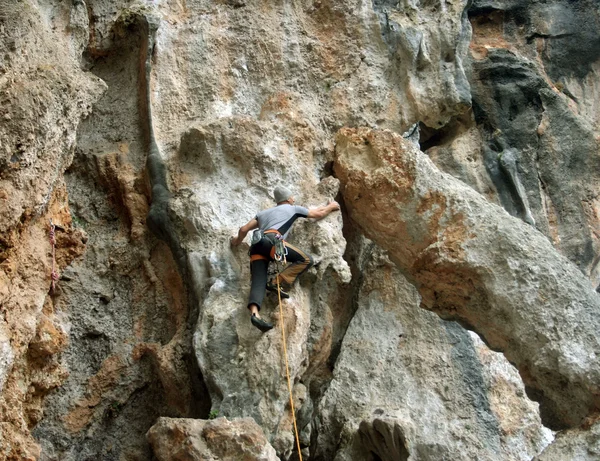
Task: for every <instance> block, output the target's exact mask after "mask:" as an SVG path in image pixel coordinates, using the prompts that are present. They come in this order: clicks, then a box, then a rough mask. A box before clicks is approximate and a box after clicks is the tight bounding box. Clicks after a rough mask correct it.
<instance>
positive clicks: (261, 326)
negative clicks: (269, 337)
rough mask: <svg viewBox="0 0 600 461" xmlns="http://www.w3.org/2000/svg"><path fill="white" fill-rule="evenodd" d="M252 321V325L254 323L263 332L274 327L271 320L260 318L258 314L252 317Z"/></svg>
mask: <svg viewBox="0 0 600 461" xmlns="http://www.w3.org/2000/svg"><path fill="white" fill-rule="evenodd" d="M250 321H251V322H252V325H254V326H255V327H256V328H258V329H259V330H260V331H262V332H263V333H264V332H265V331H269V330H270V329H271V328H273V325H271V324H270V323H269V322H265V321H264V320H263V319H260V318H258V317H257V316H256V315H253V316H252V317H250Z"/></svg>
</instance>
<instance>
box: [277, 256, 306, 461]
mask: <svg viewBox="0 0 600 461" xmlns="http://www.w3.org/2000/svg"><path fill="white" fill-rule="evenodd" d="M283 260H284V264H285V260H286V258H285V255H284V257H283ZM278 272H279V273H281V271H278ZM279 273H278V274H277V277H275V278H276V279H277V298H278V299H279V318H280V319H281V338H282V340H283V356H284V358H285V375H286V377H287V385H288V390H289V392H290V407H291V408H292V420H293V421H294V433H295V434H296V444H297V446H298V456H299V458H300V461H302V451H301V450H300V437H298V426H297V425H296V410H294V397H293V394H292V382H291V380H290V365H289V362H288V356H287V345H286V342H285V325H284V324H285V322H284V321H283V307H282V305H281V288H280V287H279Z"/></svg>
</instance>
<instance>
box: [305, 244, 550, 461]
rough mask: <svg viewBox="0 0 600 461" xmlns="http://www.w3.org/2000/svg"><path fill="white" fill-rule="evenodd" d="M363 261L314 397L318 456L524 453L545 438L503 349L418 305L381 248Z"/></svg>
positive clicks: (517, 456)
mask: <svg viewBox="0 0 600 461" xmlns="http://www.w3.org/2000/svg"><path fill="white" fill-rule="evenodd" d="M361 269H362V271H363V272H364V273H365V278H364V279H363V282H362V284H361V286H360V287H359V292H358V310H357V311H356V314H355V315H354V317H353V319H352V321H351V323H350V326H349V328H348V330H347V331H346V334H345V336H344V341H343V343H342V349H341V353H340V355H339V357H338V360H337V362H336V364H335V369H334V372H333V375H334V377H333V381H332V382H331V384H330V386H329V388H328V389H327V391H326V392H325V395H324V397H323V399H322V400H321V401H320V403H319V408H318V414H319V417H318V418H317V419H316V424H315V426H316V427H315V432H316V434H318V437H317V439H316V443H315V445H316V449H315V453H314V455H315V459H319V460H327V459H334V458H335V460H336V461H342V460H348V461H350V460H355V459H371V457H370V456H372V454H373V453H374V454H376V455H377V456H378V459H381V460H385V461H393V460H407V459H411V460H429V459H481V460H484V459H485V460H492V459H495V460H506V459H511V460H530V459H531V458H532V457H533V456H534V455H535V454H537V453H539V452H540V451H541V449H542V448H544V447H545V446H546V445H547V444H548V442H549V441H550V440H551V434H550V431H548V430H547V429H544V428H543V427H542V425H541V423H540V421H539V417H538V416H537V415H536V416H533V413H534V412H533V411H532V410H533V408H534V407H535V404H533V403H532V402H530V401H529V400H528V399H527V398H526V397H525V393H524V389H523V385H522V383H521V381H520V379H519V377H518V374H517V373H516V370H514V368H512V367H511V366H510V365H508V364H507V363H506V361H505V360H504V359H503V357H502V356H501V355H500V354H497V353H493V352H490V351H489V350H487V348H486V347H485V346H483V345H482V344H481V342H480V341H476V340H474V339H473V338H472V337H471V336H470V334H469V333H468V332H467V331H465V330H464V329H463V328H462V327H460V326H459V325H457V324H455V323H451V322H445V321H443V320H440V319H439V318H438V317H437V316H436V315H434V314H433V313H431V312H427V311H425V310H422V309H418V307H417V305H418V302H419V296H418V294H417V291H416V289H415V288H414V287H413V286H412V285H410V284H409V283H408V282H407V281H406V280H405V279H404V277H403V276H402V275H401V274H400V273H399V271H398V269H397V268H395V266H394V265H393V264H392V263H391V262H390V261H389V259H387V258H386V257H385V256H384V255H383V254H382V252H381V250H378V249H375V250H373V251H372V252H371V256H370V257H369V259H368V261H366V263H365V265H364V266H363V267H361ZM508 396H511V397H508ZM506 398H510V400H509V401H507V400H506ZM477 441H480V442H481V443H478V442H477Z"/></svg>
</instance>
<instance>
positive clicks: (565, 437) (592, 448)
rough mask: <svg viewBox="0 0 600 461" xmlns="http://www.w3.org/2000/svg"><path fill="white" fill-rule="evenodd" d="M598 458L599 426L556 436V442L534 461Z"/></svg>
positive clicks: (599, 453) (583, 460)
mask: <svg viewBox="0 0 600 461" xmlns="http://www.w3.org/2000/svg"><path fill="white" fill-rule="evenodd" d="M598 457H600V425H599V424H598V423H597V422H596V423H595V424H594V425H593V426H592V427H591V428H587V427H586V428H584V429H572V430H570V431H565V432H563V433H561V434H559V435H558V437H557V438H556V441H555V442H554V443H553V444H552V445H550V446H549V447H548V448H547V449H546V450H544V452H543V453H542V454H541V455H540V456H538V457H536V458H534V461H559V460H563V459H570V460H573V461H579V460H581V461H586V460H589V459H598Z"/></svg>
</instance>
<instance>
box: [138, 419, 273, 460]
mask: <svg viewBox="0 0 600 461" xmlns="http://www.w3.org/2000/svg"><path fill="white" fill-rule="evenodd" d="M146 437H147V438H148V441H149V442H150V445H151V446H152V450H153V451H154V455H155V456H156V458H157V459H158V461H230V460H244V461H275V460H279V458H278V457H277V456H276V455H275V450H274V449H273V447H272V446H271V445H270V444H269V442H268V441H267V439H266V437H265V434H264V432H263V430H262V429H261V428H260V426H259V425H258V424H256V422H255V421H254V420H253V419H252V418H235V419H232V420H231V421H229V420H228V419H227V418H217V419H215V420H209V421H206V420H200V419H175V418H159V419H158V421H157V422H156V424H155V425H154V426H152V427H151V428H150V430H149V431H148V433H147V434H146Z"/></svg>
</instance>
